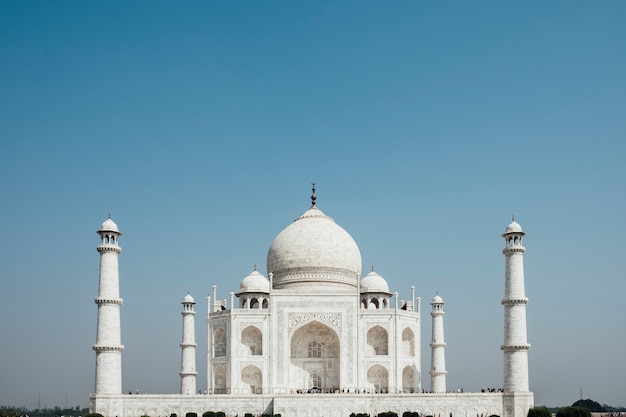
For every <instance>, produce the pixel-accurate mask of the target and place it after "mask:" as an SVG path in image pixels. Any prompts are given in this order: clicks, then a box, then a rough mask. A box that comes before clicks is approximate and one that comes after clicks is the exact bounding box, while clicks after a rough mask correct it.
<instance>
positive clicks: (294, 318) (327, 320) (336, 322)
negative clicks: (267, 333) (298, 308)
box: [288, 313, 341, 335]
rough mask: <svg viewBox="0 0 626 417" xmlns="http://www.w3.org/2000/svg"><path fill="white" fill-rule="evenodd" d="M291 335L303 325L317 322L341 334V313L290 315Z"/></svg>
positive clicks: (289, 326)
mask: <svg viewBox="0 0 626 417" xmlns="http://www.w3.org/2000/svg"><path fill="white" fill-rule="evenodd" d="M288 320H289V324H288V329H289V334H290V335H291V333H293V331H294V330H295V329H296V328H297V327H300V325H301V324H304V323H308V322H310V321H313V320H317V321H319V322H321V323H324V324H327V325H328V326H330V327H332V328H333V329H335V330H336V331H337V333H338V334H341V313H289V319H288Z"/></svg>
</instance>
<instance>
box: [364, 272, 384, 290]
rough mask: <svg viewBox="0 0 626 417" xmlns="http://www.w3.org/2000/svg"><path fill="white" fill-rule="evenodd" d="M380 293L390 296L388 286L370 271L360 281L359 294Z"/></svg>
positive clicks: (381, 278)
mask: <svg viewBox="0 0 626 417" xmlns="http://www.w3.org/2000/svg"><path fill="white" fill-rule="evenodd" d="M364 292H382V293H386V294H390V292H389V285H388V284H387V281H385V278H383V277H381V276H380V275H378V274H377V273H376V272H374V271H372V272H370V273H369V274H367V275H365V276H364V277H363V278H362V279H361V293H364Z"/></svg>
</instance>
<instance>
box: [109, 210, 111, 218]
mask: <svg viewBox="0 0 626 417" xmlns="http://www.w3.org/2000/svg"><path fill="white" fill-rule="evenodd" d="M110 218H111V212H110V211H109V219H110Z"/></svg>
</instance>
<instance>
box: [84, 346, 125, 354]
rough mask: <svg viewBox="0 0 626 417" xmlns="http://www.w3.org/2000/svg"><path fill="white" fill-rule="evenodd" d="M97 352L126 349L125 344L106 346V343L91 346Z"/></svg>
mask: <svg viewBox="0 0 626 417" xmlns="http://www.w3.org/2000/svg"><path fill="white" fill-rule="evenodd" d="M91 348H92V349H93V350H95V351H96V352H121V351H123V350H124V345H118V346H106V345H93V346H92V347H91Z"/></svg>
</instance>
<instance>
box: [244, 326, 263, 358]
mask: <svg viewBox="0 0 626 417" xmlns="http://www.w3.org/2000/svg"><path fill="white" fill-rule="evenodd" d="M241 344H242V345H243V346H244V350H243V352H242V353H243V355H244V356H247V355H251V356H257V355H262V354H263V334H262V333H261V331H260V330H259V329H258V328H256V327H254V326H248V327H246V328H245V329H243V330H242V331H241Z"/></svg>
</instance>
